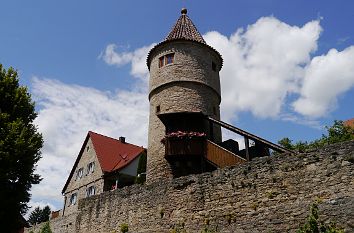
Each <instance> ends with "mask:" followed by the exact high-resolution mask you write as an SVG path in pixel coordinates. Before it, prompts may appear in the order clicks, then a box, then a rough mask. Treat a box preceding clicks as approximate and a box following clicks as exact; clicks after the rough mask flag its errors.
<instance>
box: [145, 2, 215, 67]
mask: <svg viewBox="0 0 354 233" xmlns="http://www.w3.org/2000/svg"><path fill="white" fill-rule="evenodd" d="M180 40H185V41H191V42H196V43H200V44H203V45H204V46H206V47H208V48H209V49H211V50H213V51H214V52H215V53H216V54H217V55H218V56H219V57H220V59H221V63H222V57H221V55H220V53H219V52H218V51H216V50H215V49H214V48H213V47H211V46H210V45H208V44H207V43H206V42H205V40H204V39H203V37H202V35H201V34H200V33H199V31H198V29H197V28H196V26H195V25H194V24H193V22H192V20H191V19H190V18H189V17H188V16H187V9H185V8H183V9H182V10H181V16H180V17H179V18H178V20H177V22H176V23H175V25H174V26H173V27H172V30H171V31H170V33H169V34H168V35H167V37H166V39H165V40H164V41H162V42H160V43H158V44H156V45H155V46H154V47H153V48H152V49H151V50H150V51H149V53H148V56H147V59H146V64H147V66H148V68H149V70H150V62H151V59H152V54H153V52H154V51H155V50H156V48H158V47H160V46H163V45H164V44H167V43H169V42H172V41H180ZM221 66H222V65H221Z"/></svg>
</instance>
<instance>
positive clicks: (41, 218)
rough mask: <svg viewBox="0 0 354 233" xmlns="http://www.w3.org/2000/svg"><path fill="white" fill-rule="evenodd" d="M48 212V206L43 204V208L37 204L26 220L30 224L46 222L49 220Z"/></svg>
mask: <svg viewBox="0 0 354 233" xmlns="http://www.w3.org/2000/svg"><path fill="white" fill-rule="evenodd" d="M50 212H51V211H50V207H49V206H45V207H44V208H43V209H42V208H40V207H39V206H38V207H36V208H35V209H34V210H33V211H32V212H31V214H30V216H29V218H28V222H29V223H30V224H31V225H34V224H38V223H41V222H46V221H48V220H49V216H50Z"/></svg>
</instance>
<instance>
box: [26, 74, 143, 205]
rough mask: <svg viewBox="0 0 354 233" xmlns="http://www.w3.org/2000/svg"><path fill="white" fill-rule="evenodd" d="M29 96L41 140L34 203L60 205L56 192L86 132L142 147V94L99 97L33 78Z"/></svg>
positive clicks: (83, 89) (119, 92)
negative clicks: (37, 111)
mask: <svg viewBox="0 0 354 233" xmlns="http://www.w3.org/2000/svg"><path fill="white" fill-rule="evenodd" d="M32 95H33V97H34V99H35V100H36V102H37V106H38V107H39V108H40V110H39V114H38V118H37V119H36V122H35V123H36V124H37V125H38V126H39V131H40V132H41V133H42V134H43V137H44V147H43V149H42V156H43V158H42V159H41V160H40V161H39V163H38V167H37V172H38V173H39V174H40V175H41V176H42V177H43V178H44V179H43V181H42V182H41V183H40V184H39V185H35V186H33V189H32V192H31V193H32V194H33V198H34V201H39V200H49V199H51V200H55V201H57V202H59V203H60V202H61V201H62V196H61V190H62V188H63V186H64V183H65V181H66V179H67V177H68V175H69V172H70V170H71V168H72V165H73V164H74V161H75V159H76V156H77V155H78V152H79V150H80V148H81V145H82V143H83V141H84V139H85V137H86V134H87V132H88V131H89V130H92V131H95V132H98V133H101V134H105V135H108V136H112V137H119V136H122V135H123V136H125V137H126V138H127V141H128V142H131V143H133V144H137V145H143V146H146V141H147V137H146V135H147V123H148V101H147V97H146V93H145V92H140V91H126V90H117V91H116V92H114V93H112V92H102V91H99V90H96V89H94V88H88V87H82V86H78V85H67V84H64V83H62V82H59V81H56V80H50V79H41V78H37V77H34V78H33V80H32ZM132 129H133V130H132ZM59 207H61V206H57V208H59Z"/></svg>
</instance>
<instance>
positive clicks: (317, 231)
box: [297, 203, 344, 233]
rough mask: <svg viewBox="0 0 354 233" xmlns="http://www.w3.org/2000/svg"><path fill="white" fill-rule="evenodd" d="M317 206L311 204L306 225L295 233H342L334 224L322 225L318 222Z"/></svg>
mask: <svg viewBox="0 0 354 233" xmlns="http://www.w3.org/2000/svg"><path fill="white" fill-rule="evenodd" d="M318 215H319V214H318V205H317V203H313V204H312V205H311V208H310V214H309V216H308V217H307V221H306V223H305V224H304V225H303V226H301V227H300V229H298V230H297V233H344V230H342V229H340V228H338V227H337V226H336V225H335V224H334V223H330V224H324V223H322V222H319V220H318Z"/></svg>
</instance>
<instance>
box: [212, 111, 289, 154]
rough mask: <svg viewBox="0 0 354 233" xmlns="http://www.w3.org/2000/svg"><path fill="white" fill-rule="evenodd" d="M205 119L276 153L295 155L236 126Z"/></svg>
mask: <svg viewBox="0 0 354 233" xmlns="http://www.w3.org/2000/svg"><path fill="white" fill-rule="evenodd" d="M205 117H206V118H207V119H208V120H209V121H211V122H213V123H215V124H217V125H220V126H222V127H224V128H225V129H228V130H230V131H232V132H234V133H237V134H239V135H242V136H244V137H247V138H248V139H252V140H253V141H255V142H256V141H258V142H261V143H263V144H265V145H266V146H268V148H270V149H273V150H275V151H277V152H281V153H290V154H293V153H294V152H293V151H291V150H288V149H285V148H284V147H282V146H279V145H277V144H274V143H272V142H270V141H267V140H265V139H263V138H261V137H258V136H256V135H254V134H251V133H249V132H246V131H244V130H242V129H240V128H237V127H235V126H232V125H230V124H227V123H225V122H223V121H219V120H216V119H214V118H212V117H209V116H205Z"/></svg>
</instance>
